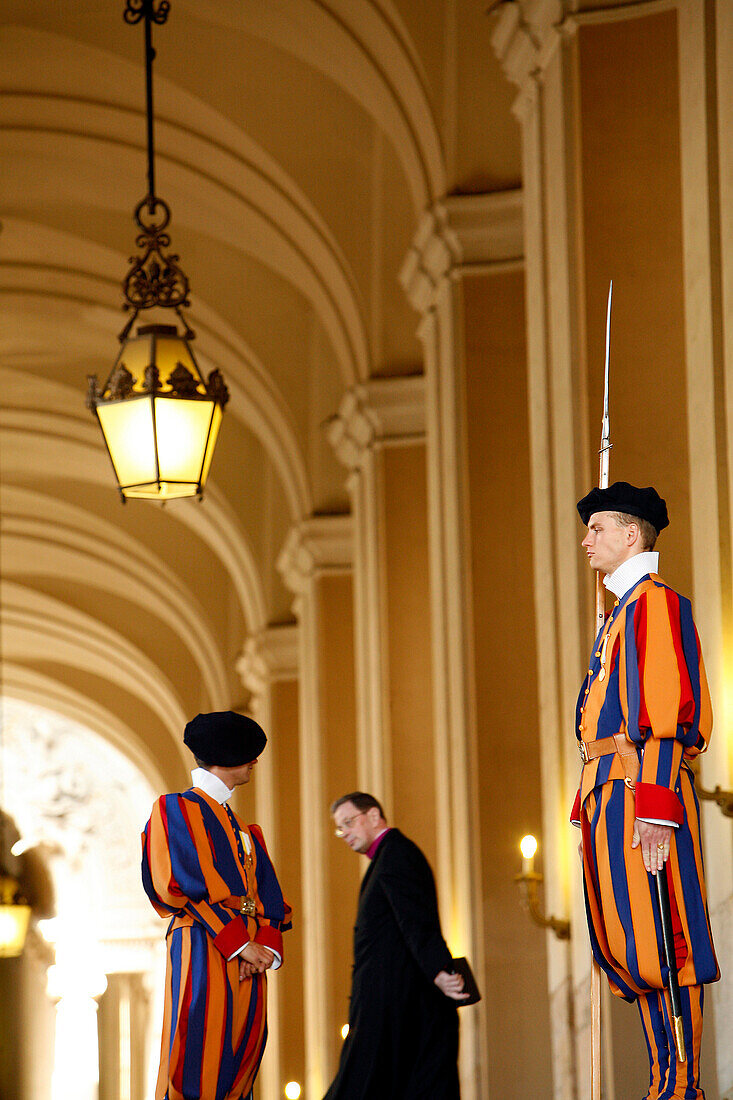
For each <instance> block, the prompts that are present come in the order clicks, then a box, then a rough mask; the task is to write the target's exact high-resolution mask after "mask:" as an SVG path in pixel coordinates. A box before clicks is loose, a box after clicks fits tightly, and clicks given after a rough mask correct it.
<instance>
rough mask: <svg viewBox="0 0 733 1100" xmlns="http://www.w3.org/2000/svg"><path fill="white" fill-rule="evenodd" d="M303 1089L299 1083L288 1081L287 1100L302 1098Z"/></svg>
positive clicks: (286, 1087)
mask: <svg viewBox="0 0 733 1100" xmlns="http://www.w3.org/2000/svg"><path fill="white" fill-rule="evenodd" d="M300 1093H301V1088H300V1085H299V1084H298V1082H297V1081H288V1083H287V1085H286V1086H285V1096H286V1097H287V1100H298V1097H299V1096H300Z"/></svg>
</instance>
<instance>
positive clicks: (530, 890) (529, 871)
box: [514, 833, 570, 940]
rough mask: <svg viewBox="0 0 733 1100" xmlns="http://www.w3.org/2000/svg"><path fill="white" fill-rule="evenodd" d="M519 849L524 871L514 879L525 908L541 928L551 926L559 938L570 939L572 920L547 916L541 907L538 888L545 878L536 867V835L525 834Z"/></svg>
mask: <svg viewBox="0 0 733 1100" xmlns="http://www.w3.org/2000/svg"><path fill="white" fill-rule="evenodd" d="M519 850H520V852H521V853H522V872H521V874H519V875H515V876H514V881H515V882H516V883H518V884H519V892H520V897H521V899H522V906H523V908H525V909H526V910H527V912H528V913H529V915H530V917H531V918H532V920H533V921H534V922H535V924H539V926H540V928H551V929H552V931H553V932H554V933H555V935H556V936H557V938H558V939H559V940H569V939H570V922H569V921H566V920H560V919H559V918H558V917H546V916H545V915H544V913H543V912H542V910H541V909H540V903H539V900H538V898H537V889H538V887H539V885H540V883H541V882H543V881H544V878H543V876H542V875H541V874H540V873H539V871H535V869H534V857H535V855H536V853H537V839H536V837H533V836H532V835H531V833H530V834H528V835H527V836H523V837H522V839H521V840H520V842H519Z"/></svg>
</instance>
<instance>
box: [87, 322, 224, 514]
mask: <svg viewBox="0 0 733 1100" xmlns="http://www.w3.org/2000/svg"><path fill="white" fill-rule="evenodd" d="M227 400H228V393H227V390H226V386H224V383H223V382H222V381H221V378H220V377H219V376H218V372H213V373H212V375H210V377H209V381H208V383H206V382H204V379H203V377H202V375H201V372H200V371H199V368H198V365H197V363H196V360H195V359H194V356H193V352H192V351H191V347H190V345H189V343H188V341H187V339H186V338H185V336H179V334H178V332H177V330H176V327H175V325H141V326H140V327H139V328H138V332H137V335H136V336H132V337H129V338H128V339H127V340H126V341H125V344H124V345H123V347H122V350H121V351H120V354H119V356H118V359H117V362H116V363H115V367H114V370H113V371H112V374H111V375H110V377H109V379H108V381H107V384H106V386H105V387H104V389H103V390H100V389H99V387H98V386H97V383H96V381H95V380H94V379H91V380H90V394H89V404H90V406H91V408H92V409H94V411H95V412H96V414H97V417H98V419H99V424H100V427H101V429H102V434H103V435H104V441H105V443H106V444H107V450H108V451H109V456H110V458H111V460H112V466H113V468H114V472H115V477H116V478H117V483H118V485H119V489H120V492H121V494H122V496H123V498H127V497H139V498H144V499H148V500H161V501H165V500H172V499H174V498H176V497H188V496H201V494H202V492H203V488H204V485H205V483H206V478H207V476H208V473H209V467H210V466H211V459H212V456H213V453H214V447H215V446H216V440H217V436H218V434H219V427H220V425H221V416H222V409H223V407H224V405H225V404H226V402H227Z"/></svg>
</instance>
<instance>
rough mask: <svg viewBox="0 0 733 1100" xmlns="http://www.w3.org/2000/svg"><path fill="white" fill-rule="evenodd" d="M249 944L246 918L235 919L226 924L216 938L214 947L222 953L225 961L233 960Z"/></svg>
mask: <svg viewBox="0 0 733 1100" xmlns="http://www.w3.org/2000/svg"><path fill="white" fill-rule="evenodd" d="M248 943H249V932H248V931H247V922H246V921H245V919H244V917H235V918H234V920H230V921H229V924H225V925H224V927H223V928H222V930H221V932H220V933H219V934H218V936H214V947H216V948H218V950H219V951H221V953H222V955H223V956H224V958H225V959H231V957H232V955H236V953H237V951H240V950H241V949H242V948H243V947H246V945H247V944H248Z"/></svg>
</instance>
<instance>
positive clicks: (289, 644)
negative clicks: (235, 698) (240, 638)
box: [236, 623, 298, 695]
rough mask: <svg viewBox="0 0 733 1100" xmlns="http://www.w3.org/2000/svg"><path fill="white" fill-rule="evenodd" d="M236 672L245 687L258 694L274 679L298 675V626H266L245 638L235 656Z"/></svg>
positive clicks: (293, 677)
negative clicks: (236, 656)
mask: <svg viewBox="0 0 733 1100" xmlns="http://www.w3.org/2000/svg"><path fill="white" fill-rule="evenodd" d="M236 668H237V672H238V673H239V676H240V679H241V681H242V683H243V684H244V686H245V687H246V688H247V690H248V691H251V692H252V694H253V695H261V694H262V692H263V691H264V690H265V688H266V686H267V685H268V684H271V683H273V682H274V681H276V680H295V679H297V676H298V626H297V624H296V623H284V624H283V625H281V626H268V627H266V628H265V630H261V631H260V632H259V633H258V634H253V635H252V636H251V637H249V638H247V641H246V642H245V643H244V648H243V650H242V652H241V654H240V655H239V657H238V658H237V663H236Z"/></svg>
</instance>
